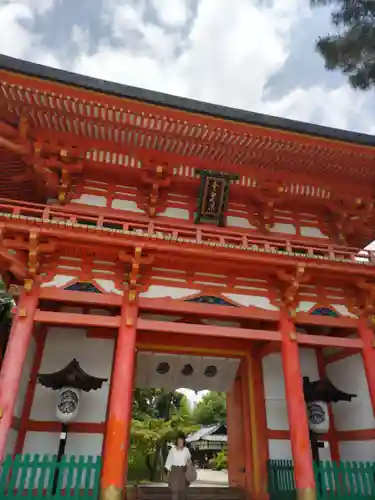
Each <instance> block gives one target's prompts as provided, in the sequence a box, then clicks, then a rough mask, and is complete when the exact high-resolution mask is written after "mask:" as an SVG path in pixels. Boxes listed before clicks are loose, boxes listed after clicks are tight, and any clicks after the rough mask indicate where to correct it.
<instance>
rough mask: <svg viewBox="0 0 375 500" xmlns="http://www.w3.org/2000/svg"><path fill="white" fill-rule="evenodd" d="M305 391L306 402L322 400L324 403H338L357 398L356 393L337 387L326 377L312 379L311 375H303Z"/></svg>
mask: <svg viewBox="0 0 375 500" xmlns="http://www.w3.org/2000/svg"><path fill="white" fill-rule="evenodd" d="M303 393H304V396H305V401H306V403H313V402H315V401H322V402H324V403H338V402H339V401H348V402H350V401H351V400H352V399H353V398H356V397H357V395H356V394H349V393H347V392H343V391H341V390H340V389H337V387H336V386H334V385H333V384H332V382H331V381H330V380H329V379H328V378H327V377H324V378H322V379H319V380H314V381H313V382H311V381H310V378H309V377H303Z"/></svg>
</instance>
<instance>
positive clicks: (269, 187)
mask: <svg viewBox="0 0 375 500" xmlns="http://www.w3.org/2000/svg"><path fill="white" fill-rule="evenodd" d="M284 191H285V188H284V186H283V185H282V184H281V183H280V182H277V181H275V180H264V181H263V182H261V183H260V184H259V188H258V189H255V190H254V191H253V196H254V198H255V199H256V201H257V203H258V205H259V207H260V211H261V217H262V218H263V224H264V228H265V229H266V230H267V231H269V230H270V229H271V227H272V225H273V220H274V213H275V212H274V208H275V205H276V203H277V202H278V201H279V200H280V198H281V195H282V194H283V193H284Z"/></svg>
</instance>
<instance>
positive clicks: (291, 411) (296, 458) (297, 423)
mask: <svg viewBox="0 0 375 500" xmlns="http://www.w3.org/2000/svg"><path fill="white" fill-rule="evenodd" d="M280 316H281V318H280V331H281V334H282V344H281V357H282V363H283V371H284V382H285V395H286V403H287V408H288V417H289V427H290V441H291V447H292V455H293V463H294V475H295V480H296V487H297V499H298V500H316V486H315V478H314V469H313V460H312V454H311V446H310V438H309V426H308V420H307V412H306V404H305V399H304V395H303V384H302V376H301V367H300V360H299V353H298V343H297V333H296V331H295V328H294V325H293V323H292V321H291V320H290V319H289V316H288V313H287V312H285V311H281V314H280Z"/></svg>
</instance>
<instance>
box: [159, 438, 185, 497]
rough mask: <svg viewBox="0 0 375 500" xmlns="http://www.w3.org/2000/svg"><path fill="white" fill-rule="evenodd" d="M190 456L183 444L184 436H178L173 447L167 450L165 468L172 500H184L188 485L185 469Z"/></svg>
mask: <svg viewBox="0 0 375 500" xmlns="http://www.w3.org/2000/svg"><path fill="white" fill-rule="evenodd" d="M190 460H191V455H190V451H189V449H188V448H187V447H186V444H185V436H183V435H182V434H179V435H178V437H177V439H176V441H175V445H174V446H172V448H171V449H170V450H169V453H168V457H167V460H166V462H165V468H166V469H167V471H168V485H169V488H170V490H171V491H172V500H185V499H186V492H187V488H188V486H189V483H188V482H187V480H186V467H187V465H188V464H189V463H190Z"/></svg>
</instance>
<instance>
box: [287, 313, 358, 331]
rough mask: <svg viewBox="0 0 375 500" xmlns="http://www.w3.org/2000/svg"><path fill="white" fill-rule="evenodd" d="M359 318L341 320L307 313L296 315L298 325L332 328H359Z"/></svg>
mask: <svg viewBox="0 0 375 500" xmlns="http://www.w3.org/2000/svg"><path fill="white" fill-rule="evenodd" d="M358 321H359V320H358V319H357V318H348V317H345V316H340V317H339V318H332V317H330V316H315V315H313V314H310V313H306V312H299V313H297V315H296V319H295V323H296V325H321V326H331V327H333V328H335V327H336V328H358Z"/></svg>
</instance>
